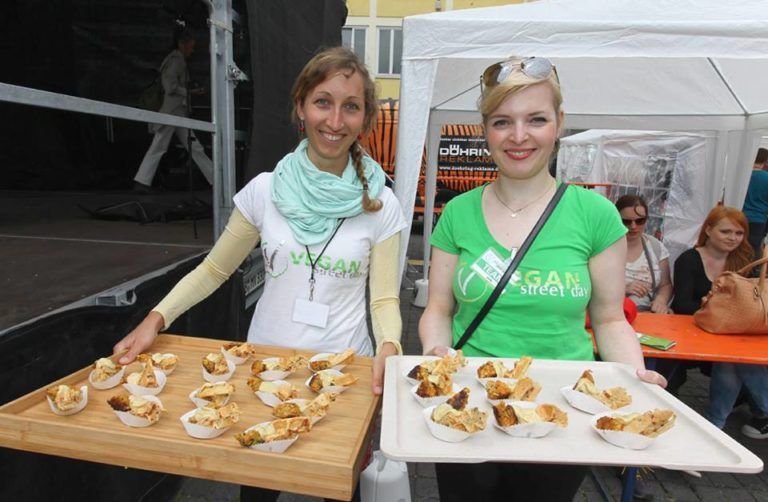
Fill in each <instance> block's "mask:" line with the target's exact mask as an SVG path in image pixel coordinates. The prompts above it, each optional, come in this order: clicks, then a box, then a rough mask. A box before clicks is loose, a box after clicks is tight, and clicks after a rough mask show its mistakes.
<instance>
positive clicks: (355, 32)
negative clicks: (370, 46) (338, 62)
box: [341, 26, 365, 62]
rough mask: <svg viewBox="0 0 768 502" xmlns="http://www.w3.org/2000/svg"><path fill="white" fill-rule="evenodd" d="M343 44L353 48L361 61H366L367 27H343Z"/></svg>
mask: <svg viewBox="0 0 768 502" xmlns="http://www.w3.org/2000/svg"><path fill="white" fill-rule="evenodd" d="M341 45H343V46H344V47H348V48H350V49H352V50H353V51H354V53H355V54H357V57H358V58H360V61H363V62H365V28H357V27H354V26H346V27H344V28H342V29H341Z"/></svg>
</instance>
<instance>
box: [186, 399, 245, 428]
mask: <svg viewBox="0 0 768 502" xmlns="http://www.w3.org/2000/svg"><path fill="white" fill-rule="evenodd" d="M238 420H240V408H238V406H237V403H229V404H228V405H226V406H203V407H201V408H198V409H197V410H195V413H194V414H193V415H192V416H191V417H189V423H191V424H198V425H202V426H203V427H211V428H213V429H226V428H227V427H231V426H232V425H234V424H236V423H237V421H238Z"/></svg>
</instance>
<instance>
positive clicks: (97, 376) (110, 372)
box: [91, 357, 123, 382]
mask: <svg viewBox="0 0 768 502" xmlns="http://www.w3.org/2000/svg"><path fill="white" fill-rule="evenodd" d="M121 369H123V367H122V366H121V365H119V364H117V363H115V362H114V361H113V360H112V359H109V358H108V357H102V358H101V359H97V360H96V362H95V363H93V372H92V373H91V380H93V381H94V382H103V381H104V380H107V379H108V378H110V377H113V376H115V375H117V374H118V373H119V372H120V370H121Z"/></svg>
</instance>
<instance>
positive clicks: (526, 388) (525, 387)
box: [485, 377, 541, 401]
mask: <svg viewBox="0 0 768 502" xmlns="http://www.w3.org/2000/svg"><path fill="white" fill-rule="evenodd" d="M485 392H486V394H487V395H488V399H494V400H495V399H508V400H510V401H533V400H535V399H536V396H538V395H539V392H541V385H539V383H538V382H534V381H533V380H531V379H530V378H528V377H524V378H521V379H520V380H518V381H517V382H515V383H512V384H510V383H507V382H504V381H501V380H489V381H487V382H486V383H485Z"/></svg>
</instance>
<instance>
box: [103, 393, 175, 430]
mask: <svg viewBox="0 0 768 502" xmlns="http://www.w3.org/2000/svg"><path fill="white" fill-rule="evenodd" d="M107 404H109V406H110V407H112V410H114V412H115V414H116V415H117V416H118V417H119V418H120V420H121V421H122V422H123V423H124V424H125V425H128V426H130V427H146V426H149V425H152V424H154V423H155V422H157V421H158V420H160V414H161V413H162V411H163V405H162V403H161V402H160V400H159V399H157V398H156V397H155V396H134V395H125V394H121V395H117V396H112V397H111V398H109V400H107Z"/></svg>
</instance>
